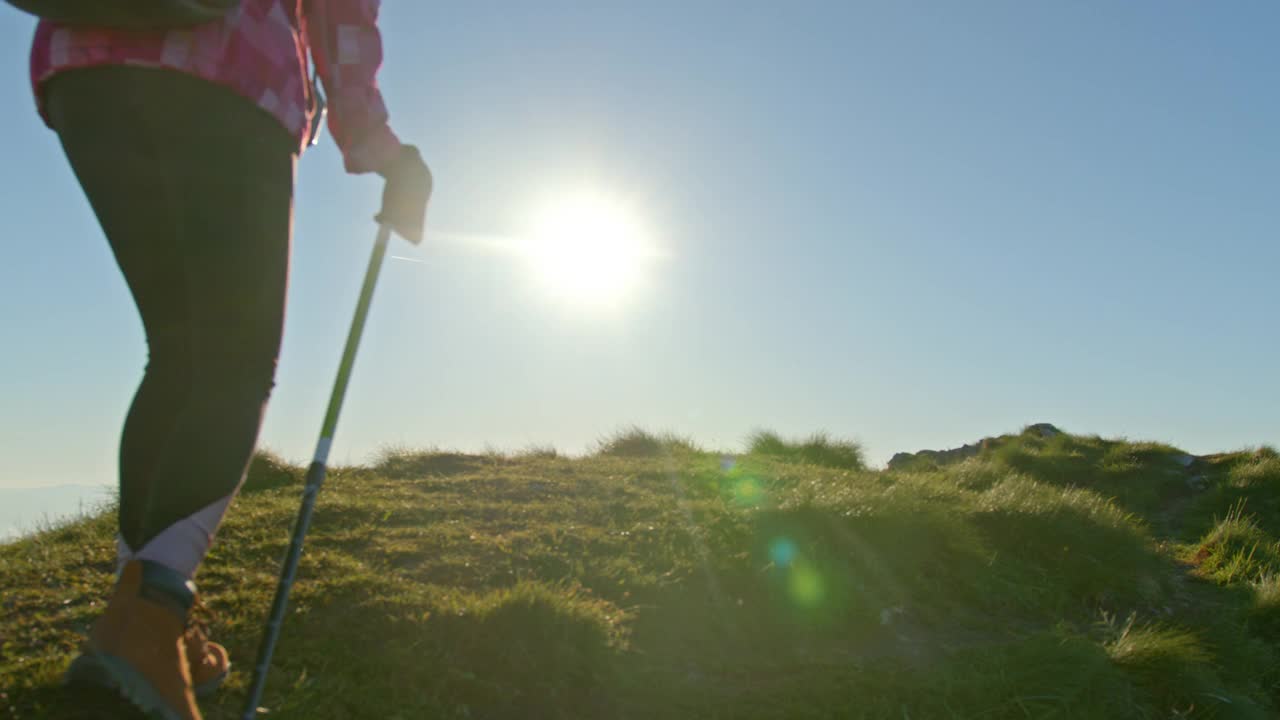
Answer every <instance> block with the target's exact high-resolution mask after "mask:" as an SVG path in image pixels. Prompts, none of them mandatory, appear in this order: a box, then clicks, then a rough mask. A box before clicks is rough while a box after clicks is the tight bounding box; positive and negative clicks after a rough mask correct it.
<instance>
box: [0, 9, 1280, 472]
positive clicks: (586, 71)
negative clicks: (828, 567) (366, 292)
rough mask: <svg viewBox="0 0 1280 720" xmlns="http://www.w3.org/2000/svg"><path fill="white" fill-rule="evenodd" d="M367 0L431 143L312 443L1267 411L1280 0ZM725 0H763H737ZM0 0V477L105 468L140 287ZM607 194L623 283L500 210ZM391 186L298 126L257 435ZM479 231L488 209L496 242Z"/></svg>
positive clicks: (955, 436)
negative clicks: (562, 260) (553, 288)
mask: <svg viewBox="0 0 1280 720" xmlns="http://www.w3.org/2000/svg"><path fill="white" fill-rule="evenodd" d="M581 5H582V3H578V2H568V1H566V0H556V1H550V2H540V3H536V4H535V3H516V2H504V3H499V2H473V3H446V4H440V3H416V2H394V3H387V4H386V8H385V10H384V13H383V15H384V17H383V20H384V27H385V35H386V38H385V42H386V49H387V56H388V57H387V62H386V66H385V68H384V71H383V75H382V80H383V86H384V91H385V94H386V96H387V99H388V102H389V104H390V106H391V109H392V113H393V125H394V126H395V127H396V129H397V130H398V131H399V132H400V134H401V135H402V136H404V137H405V138H406V139H407V140H410V141H413V142H415V143H417V144H419V145H420V146H421V147H422V149H423V152H424V155H425V156H426V157H427V159H428V161H429V162H430V163H431V164H432V167H433V169H434V171H435V174H436V178H437V194H436V197H435V199H434V201H433V205H432V208H431V211H430V218H429V230H428V232H429V237H428V240H427V242H426V243H425V244H424V245H423V246H422V247H420V248H411V247H408V246H405V245H400V246H399V247H397V248H396V249H395V250H394V251H393V252H394V254H396V255H400V256H404V257H408V258H412V259H413V260H415V261H414V262H410V261H406V260H392V261H390V262H389V263H388V265H387V267H386V270H385V273H384V276H383V281H382V284H381V285H380V287H379V290H378V295H377V298H376V300H375V304H374V307H373V313H372V317H371V321H370V325H369V328H368V331H367V334H366V336H365V342H364V345H363V347H362V349H361V356H360V359H359V362H358V363H357V367H356V375H355V378H354V381H353V383H352V387H351V392H350V395H349V397H348V402H347V406H346V409H345V411H344V414H343V417H342V421H341V423H340V426H339V431H338V439H337V442H336V444H335V449H334V454H333V460H334V461H336V462H361V461H364V460H366V459H368V458H369V457H370V455H371V454H372V453H373V452H374V451H375V450H376V449H377V448H378V447H379V446H381V445H385V444H401V445H407V446H429V445H439V446H444V447H455V448H461V449H480V448H483V447H485V446H486V445H490V446H495V447H498V448H510V449H514V448H520V447H522V446H526V445H529V444H534V443H537V444H551V445H555V446H557V447H558V448H560V449H562V450H566V451H570V452H581V451H583V450H584V449H586V448H587V447H588V446H589V444H590V443H591V442H592V441H593V440H595V439H596V438H598V437H600V436H601V435H603V434H606V433H608V432H610V431H612V430H614V429H616V428H618V427H619V426H622V425H628V424H632V423H634V424H639V425H642V426H646V427H649V428H651V429H655V430H664V429H669V430H672V431H675V432H678V433H682V434H686V435H689V436H692V437H693V438H694V439H696V440H698V441H700V442H702V443H703V444H706V445H709V446H712V447H720V448H725V449H733V448H735V447H739V446H740V444H741V441H742V439H743V438H744V437H745V436H746V434H747V433H748V432H750V431H751V430H753V429H755V428H761V427H768V428H773V429H775V430H777V431H779V432H781V433H783V434H794V435H800V434H807V433H809V432H812V431H815V430H819V429H825V430H828V431H831V432H832V433H834V434H836V435H841V436H849V437H853V438H857V439H859V440H861V441H862V442H864V443H865V445H866V447H867V449H868V451H869V455H870V457H871V458H872V459H873V460H875V461H877V462H883V461H884V460H885V459H887V458H888V456H889V455H891V454H892V453H893V452H895V451H898V450H904V449H905V450H914V449H919V448H923V447H946V446H954V445H959V444H962V443H964V442H968V441H971V440H974V439H976V438H978V437H981V436H983V435H988V434H993V433H999V432H1005V431H1014V430H1017V429H1018V428H1019V427H1020V426H1022V425H1023V424H1025V423H1030V422H1038V421H1049V422H1054V423H1056V424H1058V425H1059V426H1061V427H1064V428H1066V429H1069V430H1072V431H1077V432H1097V433H1101V434H1103V435H1108V436H1114V435H1124V436H1129V437H1133V438H1142V439H1159V440H1165V441H1169V442H1173V443H1175V444H1178V445H1180V446H1182V447H1184V448H1186V449H1188V450H1190V451H1193V452H1209V451H1214V450H1224V449H1233V448H1237V447H1241V446H1245V445H1252V444H1259V443H1263V442H1277V441H1280V383H1277V382H1276V376H1275V368H1276V367H1277V366H1280V339H1278V336H1277V333H1276V331H1275V328H1276V319H1275V312H1276V308H1277V299H1278V295H1280V291H1278V290H1277V288H1276V284H1275V280H1274V273H1275V271H1276V268H1277V267H1278V266H1280V243H1277V239H1278V238H1280V133H1277V128H1280V95H1277V93H1276V88H1277V87H1280V46H1278V45H1277V44H1276V42H1275V29H1276V28H1277V27H1280V5H1277V4H1275V3H1273V2H1265V1H1258V2H1237V3H1231V4H1227V5H1223V4H1207V3H1194V2H1130V3H1114V2H1080V3H1028V2H1021V1H1017V2H1014V1H1009V2H972V3H951V2H932V3H926V2H899V1H894V2H876V3H864V2H830V3H820V2H801V3H768V4H764V3H746V4H744V3H730V2H719V1H711V0H703V1H700V2H696V3H688V2H661V1H659V2H648V3H643V7H637V5H639V4H637V3H630V2H628V3H623V2H601V3H593V4H592V6H593V7H592V8H590V9H583V8H582V7H581ZM744 5H745V7H744ZM30 29H31V24H30V23H29V22H28V21H27V20H26V19H25V18H24V17H22V16H20V15H19V14H17V13H15V12H3V13H0V67H2V68H5V70H4V71H3V72H0V96H3V97H5V98H7V99H8V100H7V101H6V102H5V103H3V104H2V105H0V136H2V137H3V138H4V142H5V150H6V161H5V162H4V163H0V182H2V183H3V187H4V188H5V192H4V193H3V194H0V219H2V221H3V222H4V223H5V232H4V238H5V240H4V242H3V243H0V253H2V255H0V257H2V258H3V260H2V261H0V328H3V332H4V337H5V338H6V340H5V342H4V345H5V349H4V352H3V353H0V377H2V378H4V380H3V381H0V438H3V440H0V442H2V443H3V452H0V486H11V487H17V486H33V485H54V484H59V483H79V484H110V483H113V482H114V481H115V470H114V463H115V460H114V458H115V448H116V442H117V437H118V433H119V426H120V422H121V419H122V417H123V415H124V412H125V410H126V408H127V406H128V402H129V400H130V398H131V395H132V392H133V388H134V386H135V385H136V382H137V381H138V379H139V377H140V373H141V369H142V366H143V363H144V361H145V346H144V342H143V338H142V334H141V328H140V325H139V323H138V321H137V319H136V317H135V315H134V311H133V308H132V305H131V302H130V300H129V297H128V294H127V292H126V289H125V286H124V283H123V281H122V279H121V278H120V277H119V275H118V272H117V271H116V269H115V267H114V264H113V261H112V259H111V256H110V253H109V251H108V248H107V245H106V243H105V241H104V240H103V239H102V238H101V236H100V233H99V232H98V230H97V227H96V224H95V222H94V220H93V217H92V216H91V214H90V212H89V210H88V206H87V204H86V203H85V201H84V199H83V197H82V196H81V194H80V192H79V190H78V188H77V186H76V185H75V184H74V180H73V178H72V177H71V173H70V171H69V170H68V168H67V167H66V164H65V162H64V160H63V158H62V156H61V153H60V151H59V149H58V146H57V143H56V139H55V137H54V136H53V135H52V134H51V133H50V132H49V131H47V130H46V129H44V128H43V126H42V125H41V124H40V123H39V121H38V119H37V117H36V116H35V114H34V112H33V111H32V107H31V103H30V100H29V93H28V90H27V87H26V83H27V76H26V63H25V59H26V52H27V47H28V41H29V34H30ZM583 191H586V192H595V193H602V194H606V195H609V196H613V197H618V198H623V199H624V200H625V201H626V203H628V204H629V205H630V206H631V207H632V208H633V209H634V212H635V215H636V216H637V218H638V219H639V220H640V221H641V222H642V224H643V226H644V227H645V228H646V229H647V230H648V239H649V241H650V242H651V244H652V245H653V247H654V248H655V250H656V251H657V252H658V253H660V257H659V258H658V259H656V260H652V261H649V262H647V263H646V264H645V267H644V273H643V275H642V276H641V278H640V282H639V284H638V286H637V288H636V289H635V291H634V292H632V293H630V294H629V295H627V296H626V297H625V298H623V299H620V300H618V301H616V302H614V303H611V304H610V306H609V307H607V308H603V309H602V308H599V307H595V304H594V303H590V302H583V303H577V304H575V303H570V302H566V301H565V300H564V299H563V298H558V297H555V296H554V295H553V294H552V293H548V292H547V291H546V288H545V287H544V286H543V285H541V284H540V283H538V282H537V281H536V279H535V278H534V277H532V273H531V271H530V268H529V264H528V263H527V262H526V261H524V260H523V259H522V258H521V257H519V256H518V255H515V254H513V253H511V252H509V251H507V250H504V249H503V247H504V242H503V240H502V239H503V238H513V237H521V236H523V235H524V234H526V233H528V231H529V222H530V217H531V215H532V214H536V210H537V207H538V205H539V203H545V202H547V199H548V198H555V197H559V196H565V195H571V194H573V193H577V192H583ZM379 193H380V185H379V183H378V181H376V180H375V179H373V178H370V177H362V178H355V177H349V176H345V175H343V174H342V172H341V166H340V162H339V159H338V157H337V154H336V152H335V150H334V148H333V146H332V143H331V142H329V141H326V143H325V144H324V145H323V146H322V147H321V148H320V149H318V150H317V151H315V152H313V153H309V154H308V155H307V156H306V157H305V158H304V159H303V160H302V161H301V163H300V167H299V188H298V202H297V224H296V237H295V255H294V267H293V279H292V285H291V290H290V298H289V302H290V314H289V317H288V322H287V330H286V338H285V348H284V353H283V356H282V360H281V366H280V373H279V377H278V381H279V382H278V386H277V389H276V392H275V395H274V398H273V402H272V406H271V408H270V410H269V413H268V418H267V423H266V427H265V430H264V433H263V441H264V442H265V444H267V445H268V446H271V447H273V448H275V449H276V450H278V451H279V452H281V453H283V454H284V455H286V456H287V457H291V458H294V459H303V458H306V457H309V456H310V454H311V450H312V447H313V445H314V442H315V435H316V432H317V431H318V429H319V425H320V420H321V416H322V414H323V410H324V405H325V403H326V401H327V397H328V392H329V385H330V383H331V379H332V374H333V371H334V369H335V367H336V364H337V359H338V354H339V351H340V347H341V343H342V341H343V338H344V336H345V333H346V329H347V323H348V321H349V319H350V314H351V311H352V308H353V306H354V300H355V294H356V292H357V289H358V284H359V282H360V280H361V275H362V273H363V266H364V263H365V261H366V258H367V253H368V251H369V247H370V242H371V239H372V234H373V230H374V228H373V225H372V224H371V222H370V220H369V217H370V216H371V214H372V213H373V211H374V210H375V208H376V205H377V202H378V196H379ZM495 238H496V239H497V241H495Z"/></svg>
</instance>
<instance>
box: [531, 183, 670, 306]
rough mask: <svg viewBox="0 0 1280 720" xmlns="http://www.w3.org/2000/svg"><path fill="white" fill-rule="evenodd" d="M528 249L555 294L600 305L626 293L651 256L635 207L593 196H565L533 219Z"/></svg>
mask: <svg viewBox="0 0 1280 720" xmlns="http://www.w3.org/2000/svg"><path fill="white" fill-rule="evenodd" d="M527 251H528V254H529V259H530V260H531V261H532V263H533V266H534V269H535V271H536V272H537V274H538V276H539V278H540V279H541V280H542V281H543V282H544V283H545V284H546V285H547V287H548V288H549V289H550V290H551V291H552V292H553V293H555V294H557V295H560V296H562V297H564V298H566V299H569V300H572V301H574V302H577V303H595V304H607V303H611V302H615V301H617V300H619V299H620V298H622V297H623V296H624V295H626V294H627V293H628V291H630V290H631V289H632V288H633V286H634V285H635V284H636V281H637V280H638V279H639V276H640V273H641V271H642V269H643V265H644V264H645V261H646V260H647V259H648V256H649V254H650V251H649V249H648V248H647V247H646V245H645V238H644V233H643V232H642V230H641V227H640V224H639V222H638V221H637V220H636V218H635V216H634V215H633V214H632V212H631V211H630V209H629V208H627V207H625V206H624V205H622V204H621V203H620V202H618V201H617V200H615V199H612V198H608V197H605V196H602V195H598V194H593V193H581V194H577V195H566V196H563V197H561V198H559V199H557V200H556V201H555V202H552V203H549V204H547V205H546V206H544V207H543V208H542V209H541V211H540V212H539V213H538V214H537V216H536V217H535V219H534V223H533V228H532V233H531V234H530V236H529V238H528V246H527Z"/></svg>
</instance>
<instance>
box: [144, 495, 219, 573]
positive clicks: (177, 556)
mask: <svg viewBox="0 0 1280 720" xmlns="http://www.w3.org/2000/svg"><path fill="white" fill-rule="evenodd" d="M234 498H235V494H231V495H228V496H226V497H224V498H222V499H221V500H215V501H214V502H213V503H212V504H210V505H207V506H205V507H203V508H201V509H200V510H197V511H196V512H195V513H193V514H191V515H188V516H187V517H185V518H183V519H181V520H179V521H178V522H176V523H174V524H172V525H170V526H169V527H167V528H165V529H164V530H163V531H161V533H160V534H159V535H157V536H155V537H154V538H152V539H151V541H150V542H148V543H147V544H146V545H144V546H143V547H142V549H141V550H139V551H138V552H136V553H133V554H131V556H130V559H133V558H137V559H140V560H150V561H151V562H154V563H158V564H160V565H163V566H165V567H167V568H170V569H172V570H176V571H177V572H179V573H182V575H183V576H185V577H186V578H187V579H188V580H190V579H191V578H193V577H195V574H196V568H198V567H200V563H201V562H202V561H203V560H204V556H205V555H206V554H207V553H208V552H209V546H211V545H212V544H213V534H214V533H215V532H217V530H218V525H219V524H220V523H221V522H222V516H223V515H225V514H226V513H227V508H229V507H230V506H231V501H232V500H233V499H234ZM120 545H121V547H123V548H124V549H126V550H127V549H128V547H127V546H125V545H124V543H123V541H121V543H120ZM126 562H127V561H126Z"/></svg>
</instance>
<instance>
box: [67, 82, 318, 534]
mask: <svg viewBox="0 0 1280 720" xmlns="http://www.w3.org/2000/svg"><path fill="white" fill-rule="evenodd" d="M46 99H47V103H48V109H49V116H50V120H51V123H52V125H53V126H54V129H55V130H57V132H58V135H59V137H60V139H61V141H62V146H63V149H64V150H65V152H66V154H67V158H68V159H69V160H70V161H71V165H72V168H73V169H74V170H75V174H76V177H77V178H78V179H79V181H80V185H81V186H82V187H83V188H84V191H85V194H86V195H87V196H88V198H89V202H90V204H91V205H92V206H93V210H94V212H95V213H96V214H97V216H98V221H99V222H100V223H101V225H102V229H103V231H104V232H105V233H106V236H107V240H108V241H109V242H110V243H111V249H112V250H113V252H114V253H115V257H116V261H117V263H119V266H120V269H121V270H122V271H123V273H124V277H125V280H126V281H127V282H128V284H129V289H130V291H131V292H132V293H133V299H134V301H135V302H136V304H137V306H138V312H139V314H140V315H141V317H142V324H143V327H144V329H145V331H146V336H147V345H148V348H149V350H150V355H149V362H148V363H147V368H146V374H145V375H144V376H143V379H142V384H141V386H140V387H139V388H138V392H137V395H136V396H135V397H134V399H133V405H132V407H131V408H130V410H129V415H128V418H127V419H126V421H125V425H124V433H123V436H122V438H121V442H120V534H121V536H122V537H123V538H124V540H125V542H126V543H128V544H129V547H130V548H132V549H133V550H135V551H137V550H140V549H141V548H142V547H143V546H144V545H145V544H146V543H147V542H148V541H149V540H150V539H151V538H154V537H155V536H156V535H157V534H159V533H160V532H161V531H163V530H164V529H165V528H167V527H169V526H170V525H172V524H173V523H175V522H177V521H178V520H180V519H182V518H184V517H187V516H188V515H191V514H192V513H194V512H195V511H197V510H199V509H201V508H203V507H205V506H207V505H209V504H211V503H213V502H214V501H216V500H219V499H221V498H225V497H227V496H228V495H231V494H233V493H235V492H236V490H237V488H238V487H239V485H240V483H241V481H242V479H243V477H244V473H245V470H246V468H247V466H248V463H249V459H250V457H251V455H252V454H253V448H254V444H255V443H256V442H257V436H258V431H259V429H260V427H261V424H262V414H263V411H264V409H265V408H266V402H267V397H268V395H269V394H270V392H271V388H272V385H273V382H274V380H273V378H274V375H275V368H276V358H277V356H278V354H279V349H280V338H281V333H282V331H283V323H284V307H285V287H286V284H287V282H288V274H289V248H290V240H291V236H292V217H293V207H292V205H293V171H294V158H295V152H294V151H295V149H296V143H295V142H294V141H293V139H292V138H290V137H289V135H288V134H287V133H286V132H285V130H284V129H283V127H282V126H281V125H280V124H279V123H278V122H276V120H275V119H274V118H272V117H271V116H270V115H268V114H267V113H265V112H264V111H262V110H260V109H259V108H258V107H257V106H255V105H254V104H253V103H252V102H250V101H249V100H246V99H244V98H242V97H240V96H238V95H236V94H234V93H232V92H231V91H229V90H226V89H224V88H222V87H220V86H217V85H214V84H212V83H208V82H205V81H202V80H199V79H197V78H193V77H188V76H185V75H182V74H179V73H176V72H171V71H166V70H151V69H144V68H132V67H105V68H94V69H87V70H77V71H73V72H67V73H64V74H62V75H59V76H56V77H54V78H53V79H52V80H51V81H50V82H49V84H48V85H47V90H46ZM87 352H88V353H92V349H89V350H88V351H87Z"/></svg>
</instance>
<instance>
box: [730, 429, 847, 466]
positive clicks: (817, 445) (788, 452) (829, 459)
mask: <svg viewBox="0 0 1280 720" xmlns="http://www.w3.org/2000/svg"><path fill="white" fill-rule="evenodd" d="M747 444H748V450H747V452H748V453H749V454H750V455H753V456H756V457H765V458H773V459H775V460H784V461H789V462H795V463H806V464H809V465H822V466H824V467H833V468H843V469H845V470H865V469H866V467H867V463H866V460H865V459H864V457H863V452H862V446H861V445H859V444H858V443H857V442H854V441H853V440H838V439H834V438H832V437H831V436H830V435H828V434H827V433H825V432H818V433H814V434H813V435H810V436H809V437H808V438H805V439H803V440H795V441H788V440H784V439H783V438H782V437H781V436H779V435H778V434H777V433H775V432H773V431H771V430H760V431H757V432H755V433H753V434H752V435H751V437H750V438H749V440H748V443H747Z"/></svg>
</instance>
